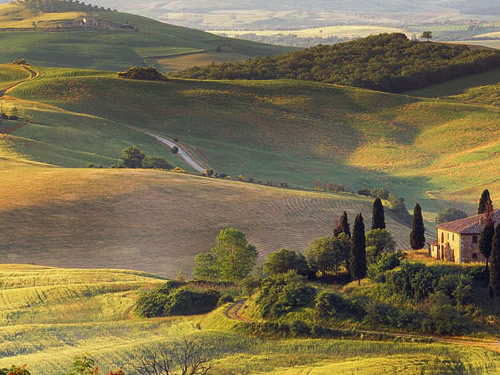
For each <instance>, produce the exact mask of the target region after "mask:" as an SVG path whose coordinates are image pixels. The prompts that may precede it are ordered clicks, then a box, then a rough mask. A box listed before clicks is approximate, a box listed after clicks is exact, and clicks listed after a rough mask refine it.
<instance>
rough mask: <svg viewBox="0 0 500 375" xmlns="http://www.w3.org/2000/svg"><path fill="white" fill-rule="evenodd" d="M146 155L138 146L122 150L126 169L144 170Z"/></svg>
mask: <svg viewBox="0 0 500 375" xmlns="http://www.w3.org/2000/svg"><path fill="white" fill-rule="evenodd" d="M145 157H146V155H144V153H142V152H141V150H139V148H138V147H137V146H129V147H126V148H124V149H123V150H122V160H123V165H124V166H125V167H126V168H142V161H143V160H144V158H145Z"/></svg>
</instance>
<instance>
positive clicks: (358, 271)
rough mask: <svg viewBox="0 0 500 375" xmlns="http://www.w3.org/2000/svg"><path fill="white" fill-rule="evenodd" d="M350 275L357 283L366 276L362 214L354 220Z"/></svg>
mask: <svg viewBox="0 0 500 375" xmlns="http://www.w3.org/2000/svg"><path fill="white" fill-rule="evenodd" d="M350 263H351V276H352V277H353V278H354V279H355V280H358V285H360V283H361V279H362V278H364V277H365V276H366V238H365V224H364V222H363V216H362V215H361V214H359V215H358V216H356V220H355V221H354V228H353V233H352V245H351V262H350Z"/></svg>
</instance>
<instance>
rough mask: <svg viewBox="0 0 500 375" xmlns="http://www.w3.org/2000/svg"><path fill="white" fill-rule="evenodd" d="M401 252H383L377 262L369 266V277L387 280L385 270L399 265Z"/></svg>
mask: <svg viewBox="0 0 500 375" xmlns="http://www.w3.org/2000/svg"><path fill="white" fill-rule="evenodd" d="M400 257H401V253H385V254H382V255H381V256H380V257H379V258H378V259H377V261H376V262H375V263H373V264H370V265H369V266H368V277H369V278H370V279H372V280H374V281H385V278H384V277H383V275H384V274H385V272H387V271H390V270H393V269H394V268H396V267H399V265H400V264H401V261H400Z"/></svg>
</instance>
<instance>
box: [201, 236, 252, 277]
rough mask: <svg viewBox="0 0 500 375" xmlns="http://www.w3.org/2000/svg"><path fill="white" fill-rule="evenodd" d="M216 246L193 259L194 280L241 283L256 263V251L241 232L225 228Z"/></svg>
mask: <svg viewBox="0 0 500 375" xmlns="http://www.w3.org/2000/svg"><path fill="white" fill-rule="evenodd" d="M216 243H217V244H216V246H215V247H214V248H213V249H212V250H210V251H209V252H208V253H205V254H199V255H198V256H197V257H196V259H195V267H194V269H193V273H194V275H195V278H196V279H200V280H208V281H234V282H236V281H241V280H243V279H244V278H245V277H247V276H248V275H249V274H250V272H251V271H252V269H253V268H254V266H255V264H256V262H257V257H258V253H257V249H256V248H255V246H253V245H250V244H249V243H248V241H247V239H246V236H245V234H244V233H243V232H241V231H239V230H237V229H234V228H227V229H223V230H221V232H220V233H219V235H218V236H217V241H216Z"/></svg>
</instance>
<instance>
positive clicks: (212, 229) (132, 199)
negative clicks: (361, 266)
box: [0, 162, 409, 277]
mask: <svg viewBox="0 0 500 375" xmlns="http://www.w3.org/2000/svg"><path fill="white" fill-rule="evenodd" d="M1 173H2V176H3V178H2V180H1V181H0V188H1V189H2V191H3V194H2V197H0V207H1V208H0V220H1V221H2V222H3V223H5V225H3V233H4V235H3V236H2V237H1V238H0V249H1V250H0V256H1V258H2V259H3V262H8V263H21V262H26V263H29V262H33V263H35V264H43V265H53V266H69V267H94V268H98V267H107V268H128V269H138V270H142V271H148V272H155V273H158V274H162V275H167V276H171V277H173V276H175V274H176V273H177V271H178V270H179V269H182V270H183V271H184V273H185V274H186V275H190V274H191V267H192V266H193V264H194V257H195V255H196V254H198V253H200V252H204V251H208V250H209V249H210V248H211V247H213V245H214V244H215V237H216V235H217V234H218V232H219V231H220V230H221V229H222V228H225V227H230V226H232V227H236V228H238V229H240V230H242V231H244V232H245V233H246V234H247V235H248V239H249V241H250V242H251V243H253V244H255V245H256V246H257V249H258V250H259V253H260V254H261V257H264V256H265V255H266V254H268V253H269V252H270V251H275V250H279V249H280V248H283V247H284V248H291V249H298V250H303V249H304V248H305V247H306V246H307V245H308V244H309V242H310V241H311V240H312V239H314V238H316V237H319V236H322V235H328V234H330V232H331V231H332V227H333V224H334V221H335V220H336V219H337V218H338V217H339V216H340V215H341V214H342V212H343V211H344V210H346V211H347V212H348V213H349V216H350V217H351V221H352V220H354V216H355V215H356V214H357V213H359V212H363V214H364V215H365V218H366V220H370V217H371V200H369V199H363V198H360V197H357V196H354V195H349V194H340V195H339V194H337V195H335V194H327V193H313V192H298V191H293V190H283V189H278V188H270V187H265V186H258V185H256V184H248V183H241V182H231V181H221V180H209V179H207V178H202V177H194V176H183V175H178V174H175V173H166V172H147V171H135V172H131V171H126V170H86V169H62V168H47V167H43V166H36V165H32V164H24V163H14V162H10V163H9V162H2V163H1ZM388 225H389V228H390V230H391V231H392V233H393V234H394V236H395V237H396V239H397V240H398V242H399V243H400V245H401V247H402V248H407V247H408V238H409V228H408V227H406V226H404V225H402V224H400V223H398V222H397V221H395V220H394V219H393V218H392V217H389V218H388Z"/></svg>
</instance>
